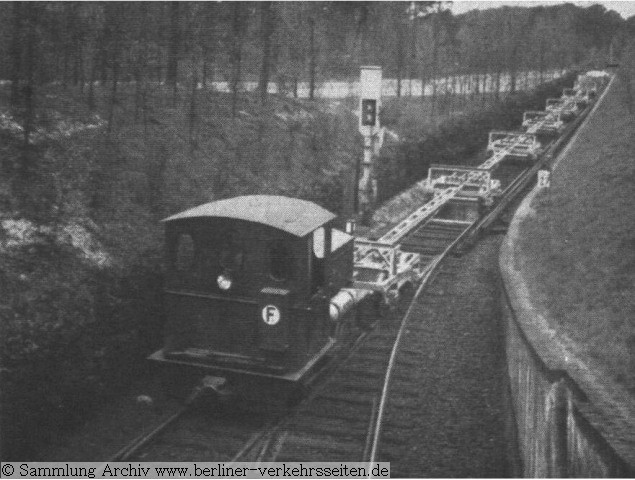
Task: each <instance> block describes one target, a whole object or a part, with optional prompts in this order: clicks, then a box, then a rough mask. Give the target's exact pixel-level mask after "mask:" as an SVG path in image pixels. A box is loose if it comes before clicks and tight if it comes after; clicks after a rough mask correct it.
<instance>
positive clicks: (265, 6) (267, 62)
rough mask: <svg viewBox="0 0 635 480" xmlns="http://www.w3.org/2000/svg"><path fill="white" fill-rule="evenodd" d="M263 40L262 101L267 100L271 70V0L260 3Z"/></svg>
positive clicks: (259, 85)
mask: <svg viewBox="0 0 635 480" xmlns="http://www.w3.org/2000/svg"><path fill="white" fill-rule="evenodd" d="M260 22H261V24H260V25H261V37H260V38H261V41H262V66H261V68H260V80H259V82H258V90H259V91H260V103H261V105H264V104H265V103H266V102H267V88H268V86H269V76H270V70H271V36H272V34H273V30H274V27H273V12H272V10H271V2H261V3H260Z"/></svg>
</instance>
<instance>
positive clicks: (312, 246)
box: [150, 195, 377, 396]
mask: <svg viewBox="0 0 635 480" xmlns="http://www.w3.org/2000/svg"><path fill="white" fill-rule="evenodd" d="M163 223H164V224H165V240H166V241H165V244H166V264H167V268H166V281H165V290H164V303H165V312H166V326H165V344H164V347H163V348H162V349H161V350H159V351H157V352H155V353H154V354H152V355H151V356H150V359H151V360H153V361H155V362H159V363H161V364H163V366H164V367H168V366H169V367H171V369H172V370H173V375H172V381H173V382H174V379H176V380H179V381H178V382H174V384H175V385H176V387H177V388H176V389H177V391H178V390H187V388H185V386H186V385H183V384H184V382H185V383H192V382H195V381H196V379H200V378H206V379H207V380H209V379H211V385H212V386H213V388H214V389H215V390H216V391H217V393H219V394H223V395H225V394H227V393H232V394H234V393H236V394H238V395H241V396H245V395H248V391H249V390H251V391H254V388H253V387H254V386H255V385H257V384H264V385H268V386H271V385H277V386H279V385H281V384H285V383H286V384H289V383H291V384H293V383H296V384H301V383H302V382H307V381H308V379H309V378H311V375H312V373H314V372H315V371H316V368H317V367H318V366H319V365H320V364H323V363H324V361H325V360H326V359H328V358H329V357H330V356H332V355H334V352H335V351H336V350H337V346H338V343H342V342H343V341H345V337H346V335H351V332H354V331H361V330H363V329H364V328H367V327H368V326H369V324H370V323H372V322H373V318H374V316H375V312H376V307H377V299H376V298H374V297H376V295H375V294H374V292H372V291H370V290H364V289H359V288H351V278H352V276H353V248H354V246H353V242H354V238H353V236H351V235H349V234H348V233H346V232H344V231H343V230H341V229H339V228H337V225H338V223H337V217H336V215H334V214H333V213H331V212H329V211H327V210H325V209H324V208H322V207H320V206H318V205H316V204H314V203H311V202H308V201H305V200H299V199H293V198H288V197H283V196H269V195H249V196H240V197H235V198H230V199H225V200H219V201H215V202H211V203H206V204H204V205H200V206H198V207H194V208H191V209H189V210H185V211H183V212H181V213H178V214H176V215H172V216H170V217H168V218H166V219H164V220H163ZM255 392H256V393H255V394H256V395H260V393H258V392H259V389H258V388H255Z"/></svg>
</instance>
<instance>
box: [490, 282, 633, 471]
mask: <svg viewBox="0 0 635 480" xmlns="http://www.w3.org/2000/svg"><path fill="white" fill-rule="evenodd" d="M502 315H503V322H504V325H505V327H506V332H505V333H506V349H507V366H508V374H509V379H510V388H511V400H512V408H513V415H514V420H515V424H516V430H517V439H518V449H519V456H520V459H521V463H522V472H523V475H524V476H525V477H560V478H564V477H595V478H598V477H622V478H627V477H633V476H634V475H635V468H633V467H634V464H633V463H631V462H632V461H633V459H632V458H630V459H629V458H628V457H629V454H628V451H627V449H628V448H629V447H628V442H627V441H622V439H619V438H615V439H611V440H613V441H615V442H616V443H617V445H611V443H610V442H609V441H608V440H607V438H606V437H607V436H613V435H619V432H613V433H611V431H610V430H611V425H610V424H611V423H612V422H611V421H607V418H606V417H610V416H611V414H610V412H605V411H602V408H601V407H598V406H597V405H594V404H593V403H592V402H591V401H589V398H588V396H587V395H586V394H585V392H584V390H583V389H582V388H580V386H579V385H578V384H577V382H575V381H574V380H573V379H572V378H571V377H570V375H569V374H568V373H567V372H566V371H563V370H561V369H558V368H552V367H550V366H549V365H548V363H546V362H545V361H544V360H543V358H542V357H541V355H540V354H539V353H537V351H536V349H535V348H534V344H533V343H532V341H530V340H529V339H528V338H527V336H526V335H525V333H524V331H523V327H522V326H521V322H519V320H518V319H517V318H516V316H515V313H514V310H513V308H512V306H511V302H510V300H509V297H508V295H507V294H506V292H505V291H504V293H503V296H502ZM549 341H550V340H548V341H546V342H543V341H542V340H540V339H535V340H534V343H535V342H541V345H540V347H539V348H540V350H545V349H548V348H549V346H548V343H549ZM542 353H543V354H546V355H547V356H550V355H551V352H544V351H543V352H542ZM613 421H619V420H618V419H615V418H614V419H613ZM617 450H621V452H619V451H617ZM631 456H632V452H631Z"/></svg>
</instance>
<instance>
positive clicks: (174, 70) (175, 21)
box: [165, 2, 180, 103]
mask: <svg viewBox="0 0 635 480" xmlns="http://www.w3.org/2000/svg"><path fill="white" fill-rule="evenodd" d="M179 3H180V2H170V19H171V21H170V44H169V45H168V65H167V71H166V79H165V80H166V83H167V84H168V86H170V87H172V102H173V103H176V94H177V86H176V85H177V75H178V69H179V60H178V54H179V46H180V35H179Z"/></svg>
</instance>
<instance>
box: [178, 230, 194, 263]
mask: <svg viewBox="0 0 635 480" xmlns="http://www.w3.org/2000/svg"><path fill="white" fill-rule="evenodd" d="M194 255H195V253H194V241H193V240H192V236H191V235H189V234H181V235H179V238H178V239H177V241H176V259H175V265H174V266H175V267H176V269H177V270H178V271H181V272H185V271H188V270H191V269H192V267H193V266H194Z"/></svg>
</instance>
